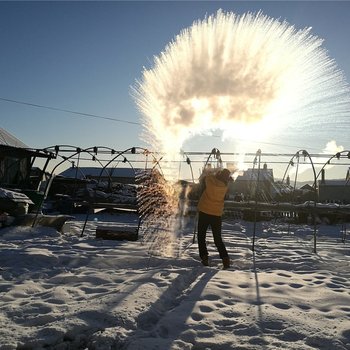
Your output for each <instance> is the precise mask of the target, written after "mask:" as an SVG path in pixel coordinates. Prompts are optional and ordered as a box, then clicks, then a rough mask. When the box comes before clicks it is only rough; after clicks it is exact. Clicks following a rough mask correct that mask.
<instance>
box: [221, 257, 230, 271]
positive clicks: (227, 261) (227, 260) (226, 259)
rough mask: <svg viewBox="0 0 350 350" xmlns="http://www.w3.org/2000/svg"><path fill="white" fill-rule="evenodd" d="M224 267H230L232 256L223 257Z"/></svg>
mask: <svg viewBox="0 0 350 350" xmlns="http://www.w3.org/2000/svg"><path fill="white" fill-rule="evenodd" d="M222 264H223V269H224V270H226V269H228V268H229V267H230V258H229V257H228V256H227V257H225V258H222Z"/></svg>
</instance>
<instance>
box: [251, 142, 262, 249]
mask: <svg viewBox="0 0 350 350" xmlns="http://www.w3.org/2000/svg"><path fill="white" fill-rule="evenodd" d="M256 157H257V159H258V176H257V181H256V186H255V208H254V226H253V245H252V251H253V252H254V251H255V236H256V213H257V209H258V194H259V182H260V161H261V150H260V149H259V150H258V151H257V152H256ZM255 159H256V158H255Z"/></svg>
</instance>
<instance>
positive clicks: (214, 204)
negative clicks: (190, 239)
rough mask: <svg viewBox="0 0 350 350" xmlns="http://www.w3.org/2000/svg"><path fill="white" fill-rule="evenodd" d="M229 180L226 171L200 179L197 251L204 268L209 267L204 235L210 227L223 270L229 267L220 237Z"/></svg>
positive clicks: (228, 173) (228, 260) (227, 257)
mask: <svg viewBox="0 0 350 350" xmlns="http://www.w3.org/2000/svg"><path fill="white" fill-rule="evenodd" d="M230 179H231V177H230V171H229V170H228V169H222V170H219V171H218V172H217V173H216V174H208V175H206V176H205V177H204V178H203V179H202V181H203V182H204V183H203V186H204V187H205V188H204V191H203V192H202V195H201V196H200V198H199V202H198V249H199V256H200V258H201V261H202V264H203V265H204V266H208V265H209V254H208V249H207V244H206V235H207V230H208V227H209V226H210V227H211V230H212V233H213V238H214V243H215V246H216V248H217V250H218V252H219V255H220V258H221V259H222V263H223V268H224V269H228V268H229V267H230V258H229V256H228V253H227V250H226V247H225V244H224V242H223V241H222V237H221V227H222V213H223V211H224V200H225V196H226V192H227V190H228V183H229V181H230Z"/></svg>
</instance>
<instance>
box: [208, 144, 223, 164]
mask: <svg viewBox="0 0 350 350" xmlns="http://www.w3.org/2000/svg"><path fill="white" fill-rule="evenodd" d="M211 156H214V157H216V159H217V161H218V162H219V163H220V164H221V166H222V159H221V152H220V151H219V150H218V149H217V148H213V149H212V150H211V152H210V154H209V156H208V158H207V161H206V162H205V164H204V168H206V166H207V165H208V163H209V160H210V158H211Z"/></svg>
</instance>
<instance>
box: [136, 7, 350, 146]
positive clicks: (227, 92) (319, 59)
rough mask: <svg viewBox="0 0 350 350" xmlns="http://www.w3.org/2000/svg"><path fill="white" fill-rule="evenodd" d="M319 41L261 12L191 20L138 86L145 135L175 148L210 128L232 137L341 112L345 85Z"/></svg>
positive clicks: (342, 115) (308, 31)
mask: <svg viewBox="0 0 350 350" xmlns="http://www.w3.org/2000/svg"><path fill="white" fill-rule="evenodd" d="M322 43H323V40H322V39H320V38H318V37H316V36H314V35H312V34H311V28H305V29H301V30H297V29H296V28H294V27H293V26H291V25H290V24H288V23H287V22H281V21H278V20H275V19H273V18H270V17H268V16H266V15H264V14H262V13H261V12H259V13H257V14H251V13H246V14H243V15H241V16H239V15H236V14H234V13H232V12H228V13H225V12H223V11H221V10H219V11H218V12H217V13H216V14H215V15H212V16H209V17H207V18H205V19H204V20H202V21H197V22H194V23H193V25H192V26H191V27H189V28H187V29H184V30H183V31H182V32H181V33H180V34H179V35H177V36H176V37H175V39H174V40H173V41H172V42H170V43H169V44H168V45H167V46H166V47H165V50H164V51H163V52H161V53H160V55H159V56H158V57H155V58H154V67H153V68H152V69H149V70H147V69H144V71H143V74H142V79H141V80H140V81H138V82H137V84H136V86H135V89H134V96H135V99H136V103H137V105H138V107H139V110H140V111H141V113H142V115H143V117H144V121H143V122H144V123H143V124H144V131H145V132H144V139H145V141H146V142H148V143H149V144H150V145H151V146H152V147H153V148H156V149H157V150H159V151H164V152H166V153H169V152H170V153H173V152H178V151H179V149H180V148H181V145H182V144H183V143H184V141H185V140H187V139H188V138H189V137H191V136H193V135H196V134H200V133H201V132H203V131H205V130H208V129H222V130H224V132H225V133H226V134H227V135H229V134H235V135H237V131H238V130H241V128H244V132H245V133H254V130H260V131H261V130H262V129H263V128H266V125H268V128H269V129H270V130H273V128H272V126H273V127H274V128H281V127H286V126H287V125H288V126H290V125H293V124H295V123H303V124H308V123H311V122H312V123H316V124H320V125H321V124H322V123H324V122H325V118H326V117H327V122H329V118H330V117H331V118H333V119H334V118H335V119H336V118H345V117H346V116H348V114H349V111H350V107H349V88H348V85H347V83H346V81H345V79H344V78H343V75H342V73H341V72H340V71H339V70H338V69H337V67H336V64H335V62H334V60H332V59H331V58H329V57H328V55H327V52H326V50H325V49H324V48H322ZM240 136H241V135H240Z"/></svg>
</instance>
